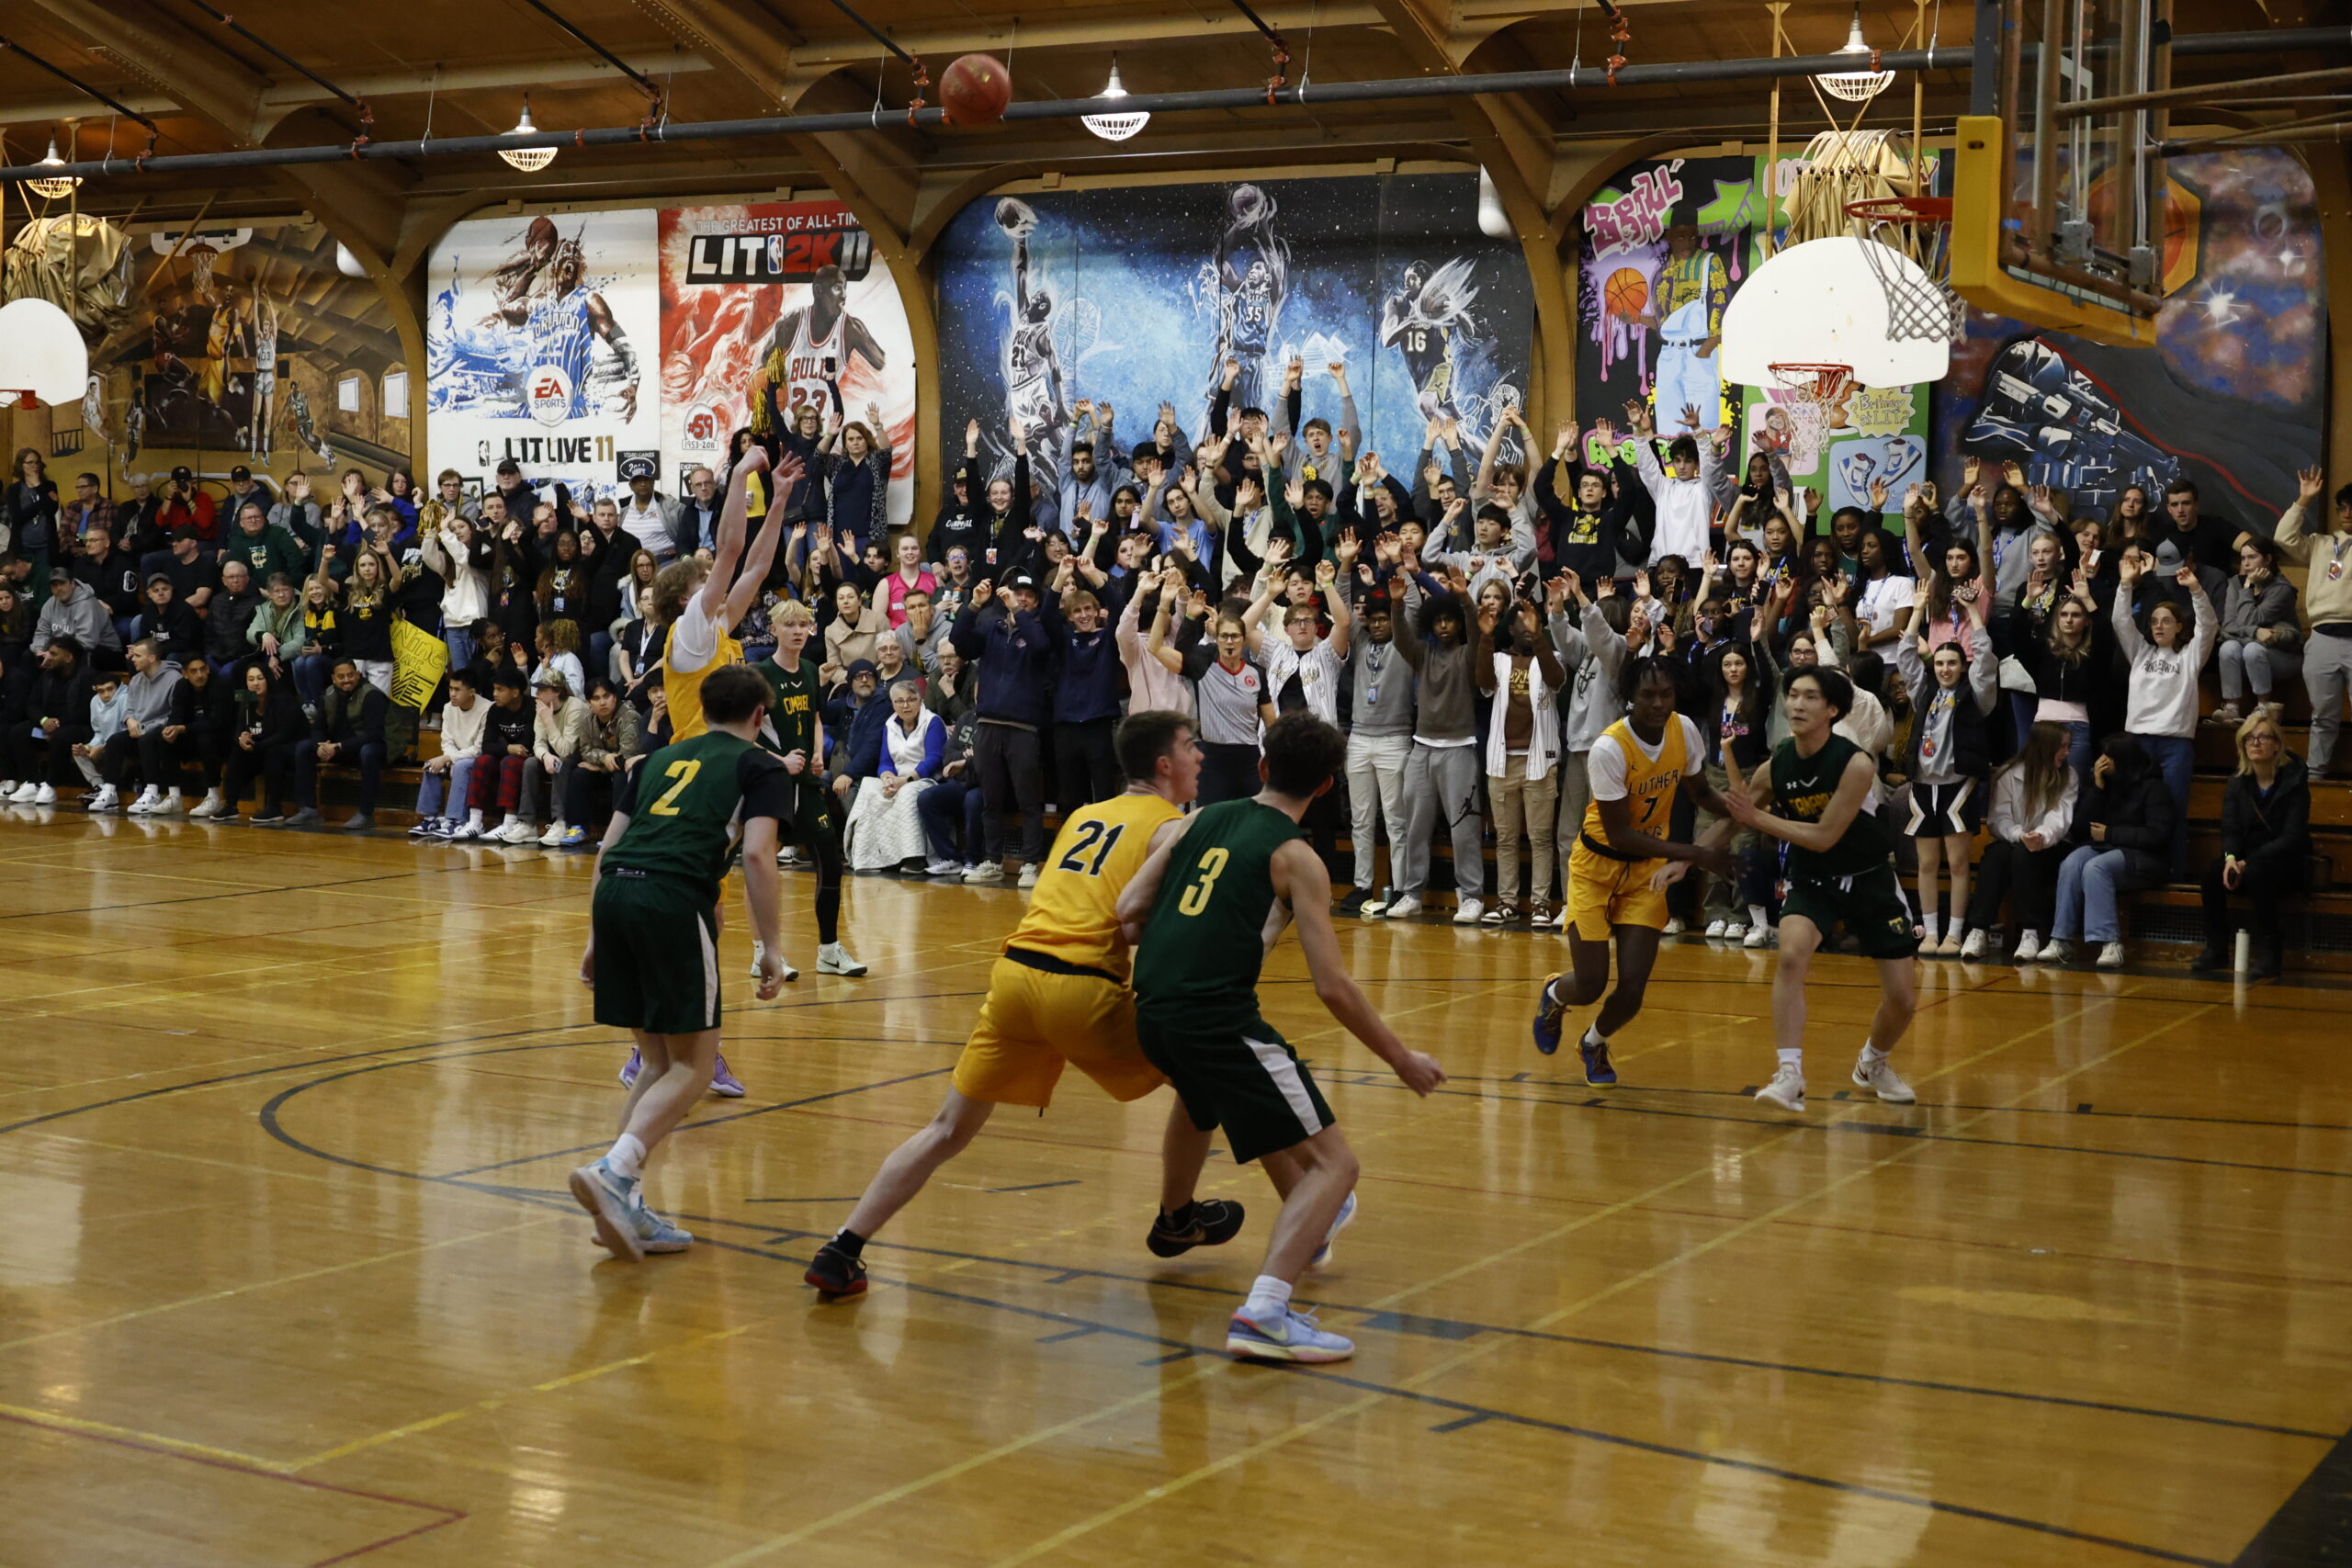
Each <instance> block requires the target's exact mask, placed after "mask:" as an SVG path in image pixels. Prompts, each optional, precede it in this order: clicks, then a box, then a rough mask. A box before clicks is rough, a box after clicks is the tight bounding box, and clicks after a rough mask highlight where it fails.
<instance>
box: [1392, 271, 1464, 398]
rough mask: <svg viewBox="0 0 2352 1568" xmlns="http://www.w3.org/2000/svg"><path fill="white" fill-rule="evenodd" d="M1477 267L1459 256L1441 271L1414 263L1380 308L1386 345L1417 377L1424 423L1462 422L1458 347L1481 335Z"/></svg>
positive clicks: (1415, 388) (1416, 392) (1415, 386)
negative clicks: (1473, 276) (1476, 316)
mask: <svg viewBox="0 0 2352 1568" xmlns="http://www.w3.org/2000/svg"><path fill="white" fill-rule="evenodd" d="M1472 265H1473V264H1472V263H1471V262H1470V261H1469V260H1468V259H1467V258H1465V257H1461V256H1456V257H1455V258H1454V259H1453V260H1452V261H1450V262H1447V263H1446V264H1445V265H1443V266H1441V267H1439V268H1438V269H1437V270H1436V271H1435V272H1430V271H1428V270H1427V269H1425V268H1424V267H1423V266H1422V265H1421V264H1420V263H1419V262H1414V263H1413V264H1411V265H1408V267H1406V269H1405V276H1404V280H1403V283H1402V285H1401V286H1400V287H1399V288H1397V292H1396V293H1394V294H1391V295H1390V296H1388V298H1387V299H1385V300H1383V301H1382V302H1381V306H1380V346H1381V347H1383V348H1393V349H1395V350H1396V351H1397V353H1398V354H1399V355H1403V357H1404V360H1405V371H1406V374H1407V375H1408V376H1410V377H1411V378H1413V407H1414V408H1415V410H1416V411H1418V412H1419V414H1420V416H1421V418H1423V419H1425V420H1430V419H1453V420H1459V419H1460V418H1461V417H1462V411H1461V409H1460V408H1459V407H1458V406H1457V405H1456V403H1455V400H1454V399H1455V391H1454V384H1453V378H1454V361H1453V344H1454V338H1455V335H1456V334H1457V333H1472V332H1475V331H1476V326H1475V324H1474V323H1473V321H1472V320H1471V316H1470V305H1471V302H1472V301H1473V300H1475V299H1477V298H1478V291H1477V290H1476V288H1471V287H1470V273H1471V269H1472Z"/></svg>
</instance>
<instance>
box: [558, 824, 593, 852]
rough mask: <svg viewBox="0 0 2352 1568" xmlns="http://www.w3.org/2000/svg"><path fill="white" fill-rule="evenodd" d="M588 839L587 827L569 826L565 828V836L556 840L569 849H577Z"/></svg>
mask: <svg viewBox="0 0 2352 1568" xmlns="http://www.w3.org/2000/svg"><path fill="white" fill-rule="evenodd" d="M587 841H588V829H585V828H567V829H564V833H563V837H562V838H560V839H558V840H556V842H557V843H558V844H559V845H560V846H561V847H563V848H564V849H567V850H576V849H578V848H579V847H580V846H581V845H582V844H584V843H586V842H587Z"/></svg>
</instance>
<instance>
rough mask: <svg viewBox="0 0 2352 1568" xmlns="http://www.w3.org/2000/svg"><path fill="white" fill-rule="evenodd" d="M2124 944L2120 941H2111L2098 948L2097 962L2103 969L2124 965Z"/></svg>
mask: <svg viewBox="0 0 2352 1568" xmlns="http://www.w3.org/2000/svg"><path fill="white" fill-rule="evenodd" d="M2123 957H2124V953H2123V944H2122V943H2121V942H2109V943H2108V944H2107V945H2106V946H2105V947H2102V948H2100V949H2099V950H2098V959H2097V960H2096V961H2095V962H2097V964H2098V966H2099V967H2100V968H2102V969H2120V968H2122V967H2123Z"/></svg>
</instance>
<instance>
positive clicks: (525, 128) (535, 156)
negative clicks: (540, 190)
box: [498, 93, 555, 175]
mask: <svg viewBox="0 0 2352 1568" xmlns="http://www.w3.org/2000/svg"><path fill="white" fill-rule="evenodd" d="M538 133H539V128H538V127H537V126H536V125H533V124H532V123H531V95H530V94H528V93H526V94H524V95H523V118H521V119H518V120H516V121H515V129H514V130H510V131H508V132H507V133H506V134H507V135H509V136H537V134H538ZM498 155H499V156H500V157H502V158H503V159H505V160H506V164H507V166H508V167H509V168H515V169H520V170H522V171H523V172H524V173H525V174H526V175H536V174H537V173H538V172H539V171H540V170H541V169H544V168H546V167H547V166H548V164H552V163H554V162H555V149H554V148H552V147H517V148H515V150H514V151H513V152H500V153H499V154H498Z"/></svg>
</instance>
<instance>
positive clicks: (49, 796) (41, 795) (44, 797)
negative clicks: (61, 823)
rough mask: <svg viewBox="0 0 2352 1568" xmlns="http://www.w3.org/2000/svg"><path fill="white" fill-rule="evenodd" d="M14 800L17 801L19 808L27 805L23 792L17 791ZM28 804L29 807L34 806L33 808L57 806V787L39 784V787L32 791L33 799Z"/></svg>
mask: <svg viewBox="0 0 2352 1568" xmlns="http://www.w3.org/2000/svg"><path fill="white" fill-rule="evenodd" d="M16 800H17V805H19V806H22V805H25V804H27V802H26V800H25V792H24V791H23V790H18V791H17V794H16ZM30 804H31V805H34V806H54V805H56V804H57V786H56V785H55V784H41V785H39V786H37V787H36V788H35V789H34V790H33V797H32V800H31V802H30Z"/></svg>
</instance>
